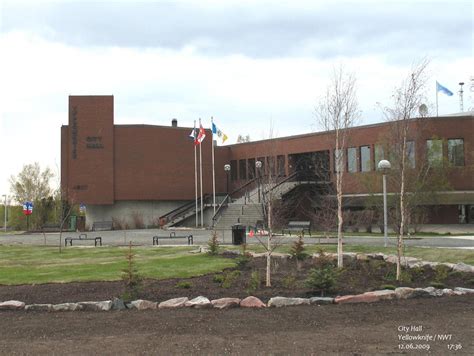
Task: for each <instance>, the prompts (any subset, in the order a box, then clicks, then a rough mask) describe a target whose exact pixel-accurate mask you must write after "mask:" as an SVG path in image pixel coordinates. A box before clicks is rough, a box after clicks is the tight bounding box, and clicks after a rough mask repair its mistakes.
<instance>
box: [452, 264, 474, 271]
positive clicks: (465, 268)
mask: <svg viewBox="0 0 474 356" xmlns="http://www.w3.org/2000/svg"><path fill="white" fill-rule="evenodd" d="M453 271H457V272H465V273H474V266H471V265H468V264H465V263H462V262H459V263H457V264H455V265H454V267H453Z"/></svg>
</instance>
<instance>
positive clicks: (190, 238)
mask: <svg viewBox="0 0 474 356" xmlns="http://www.w3.org/2000/svg"><path fill="white" fill-rule="evenodd" d="M159 239H188V245H193V244H194V240H193V235H176V232H174V231H171V232H170V236H169V237H168V236H153V246H154V245H159V244H160V243H159Z"/></svg>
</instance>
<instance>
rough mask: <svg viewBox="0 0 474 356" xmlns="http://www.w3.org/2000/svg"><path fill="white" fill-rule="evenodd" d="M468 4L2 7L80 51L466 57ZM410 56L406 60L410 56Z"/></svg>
mask: <svg viewBox="0 0 474 356" xmlns="http://www.w3.org/2000/svg"><path fill="white" fill-rule="evenodd" d="M471 11H472V5H471V4H470V2H458V3H457V2H446V3H440V2H433V3H426V2H422V3H416V4H410V3H408V2H407V3H391V4H388V5H387V4H386V3H383V2H381V3H380V4H378V3H376V2H371V3H361V4H348V3H346V4H330V3H328V4H326V5H324V6H321V5H320V6H314V7H310V6H308V4H307V5H306V6H305V7H304V8H298V7H296V6H291V5H282V4H281V3H278V2H276V3H275V4H272V5H270V4H269V3H268V4H267V5H265V6H264V5H258V6H257V5H239V6H237V5H234V6H232V7H225V6H219V7H210V6H209V5H207V6H204V7H196V6H192V5H190V4H187V5H185V4H184V3H179V2H178V3H149V2H144V3H121V2H117V3H112V4H110V3H109V4H107V3H105V2H104V3H102V2H92V3H84V2H80V3H79V2H78V3H64V4H58V3H49V4H40V5H34V4H33V5H31V4H30V5H28V6H25V5H18V4H16V3H15V2H12V3H7V4H4V9H3V16H2V17H3V18H2V23H3V26H2V31H10V30H15V29H18V30H21V29H29V30H32V31H35V32H39V33H40V34H41V35H42V36H45V37H47V38H49V39H53V40H57V41H61V42H65V43H68V44H72V45H79V46H124V47H160V48H168V49H174V50H176V49H177V50H179V49H182V48H183V47H185V46H189V45H195V46H196V47H197V50H198V52H200V53H202V54H206V55H228V54H244V55H247V56H250V57H259V58H261V57H265V58H268V57H270V58H271V57H281V56H300V55H309V56H313V57H320V58H331V57H335V56H357V55H363V54H373V53H377V54H380V53H383V54H387V55H391V54H393V55H394V56H397V57H403V56H404V53H407V55H410V56H412V55H413V53H414V52H415V53H416V52H418V53H420V54H421V55H425V54H429V53H430V52H434V53H436V54H437V55H439V53H442V55H446V56H451V55H452V53H453V52H454V51H455V52H456V55H470V53H471V46H470V43H471V27H472V18H471ZM410 59H411V58H410Z"/></svg>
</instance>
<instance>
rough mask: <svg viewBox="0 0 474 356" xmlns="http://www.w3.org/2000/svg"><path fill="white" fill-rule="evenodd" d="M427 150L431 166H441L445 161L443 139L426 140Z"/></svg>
mask: <svg viewBox="0 0 474 356" xmlns="http://www.w3.org/2000/svg"><path fill="white" fill-rule="evenodd" d="M426 151H427V152H426V154H427V158H428V163H429V165H430V166H440V165H441V164H442V163H443V141H442V140H426Z"/></svg>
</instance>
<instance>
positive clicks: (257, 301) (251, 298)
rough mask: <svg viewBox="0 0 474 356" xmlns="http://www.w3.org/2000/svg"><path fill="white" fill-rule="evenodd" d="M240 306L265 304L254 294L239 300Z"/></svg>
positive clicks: (249, 306)
mask: <svg viewBox="0 0 474 356" xmlns="http://www.w3.org/2000/svg"><path fill="white" fill-rule="evenodd" d="M240 306H241V307H242V308H265V307H266V305H265V303H264V302H262V301H261V300H260V299H258V298H257V297H254V296H249V297H247V298H245V299H242V301H241V302H240Z"/></svg>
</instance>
